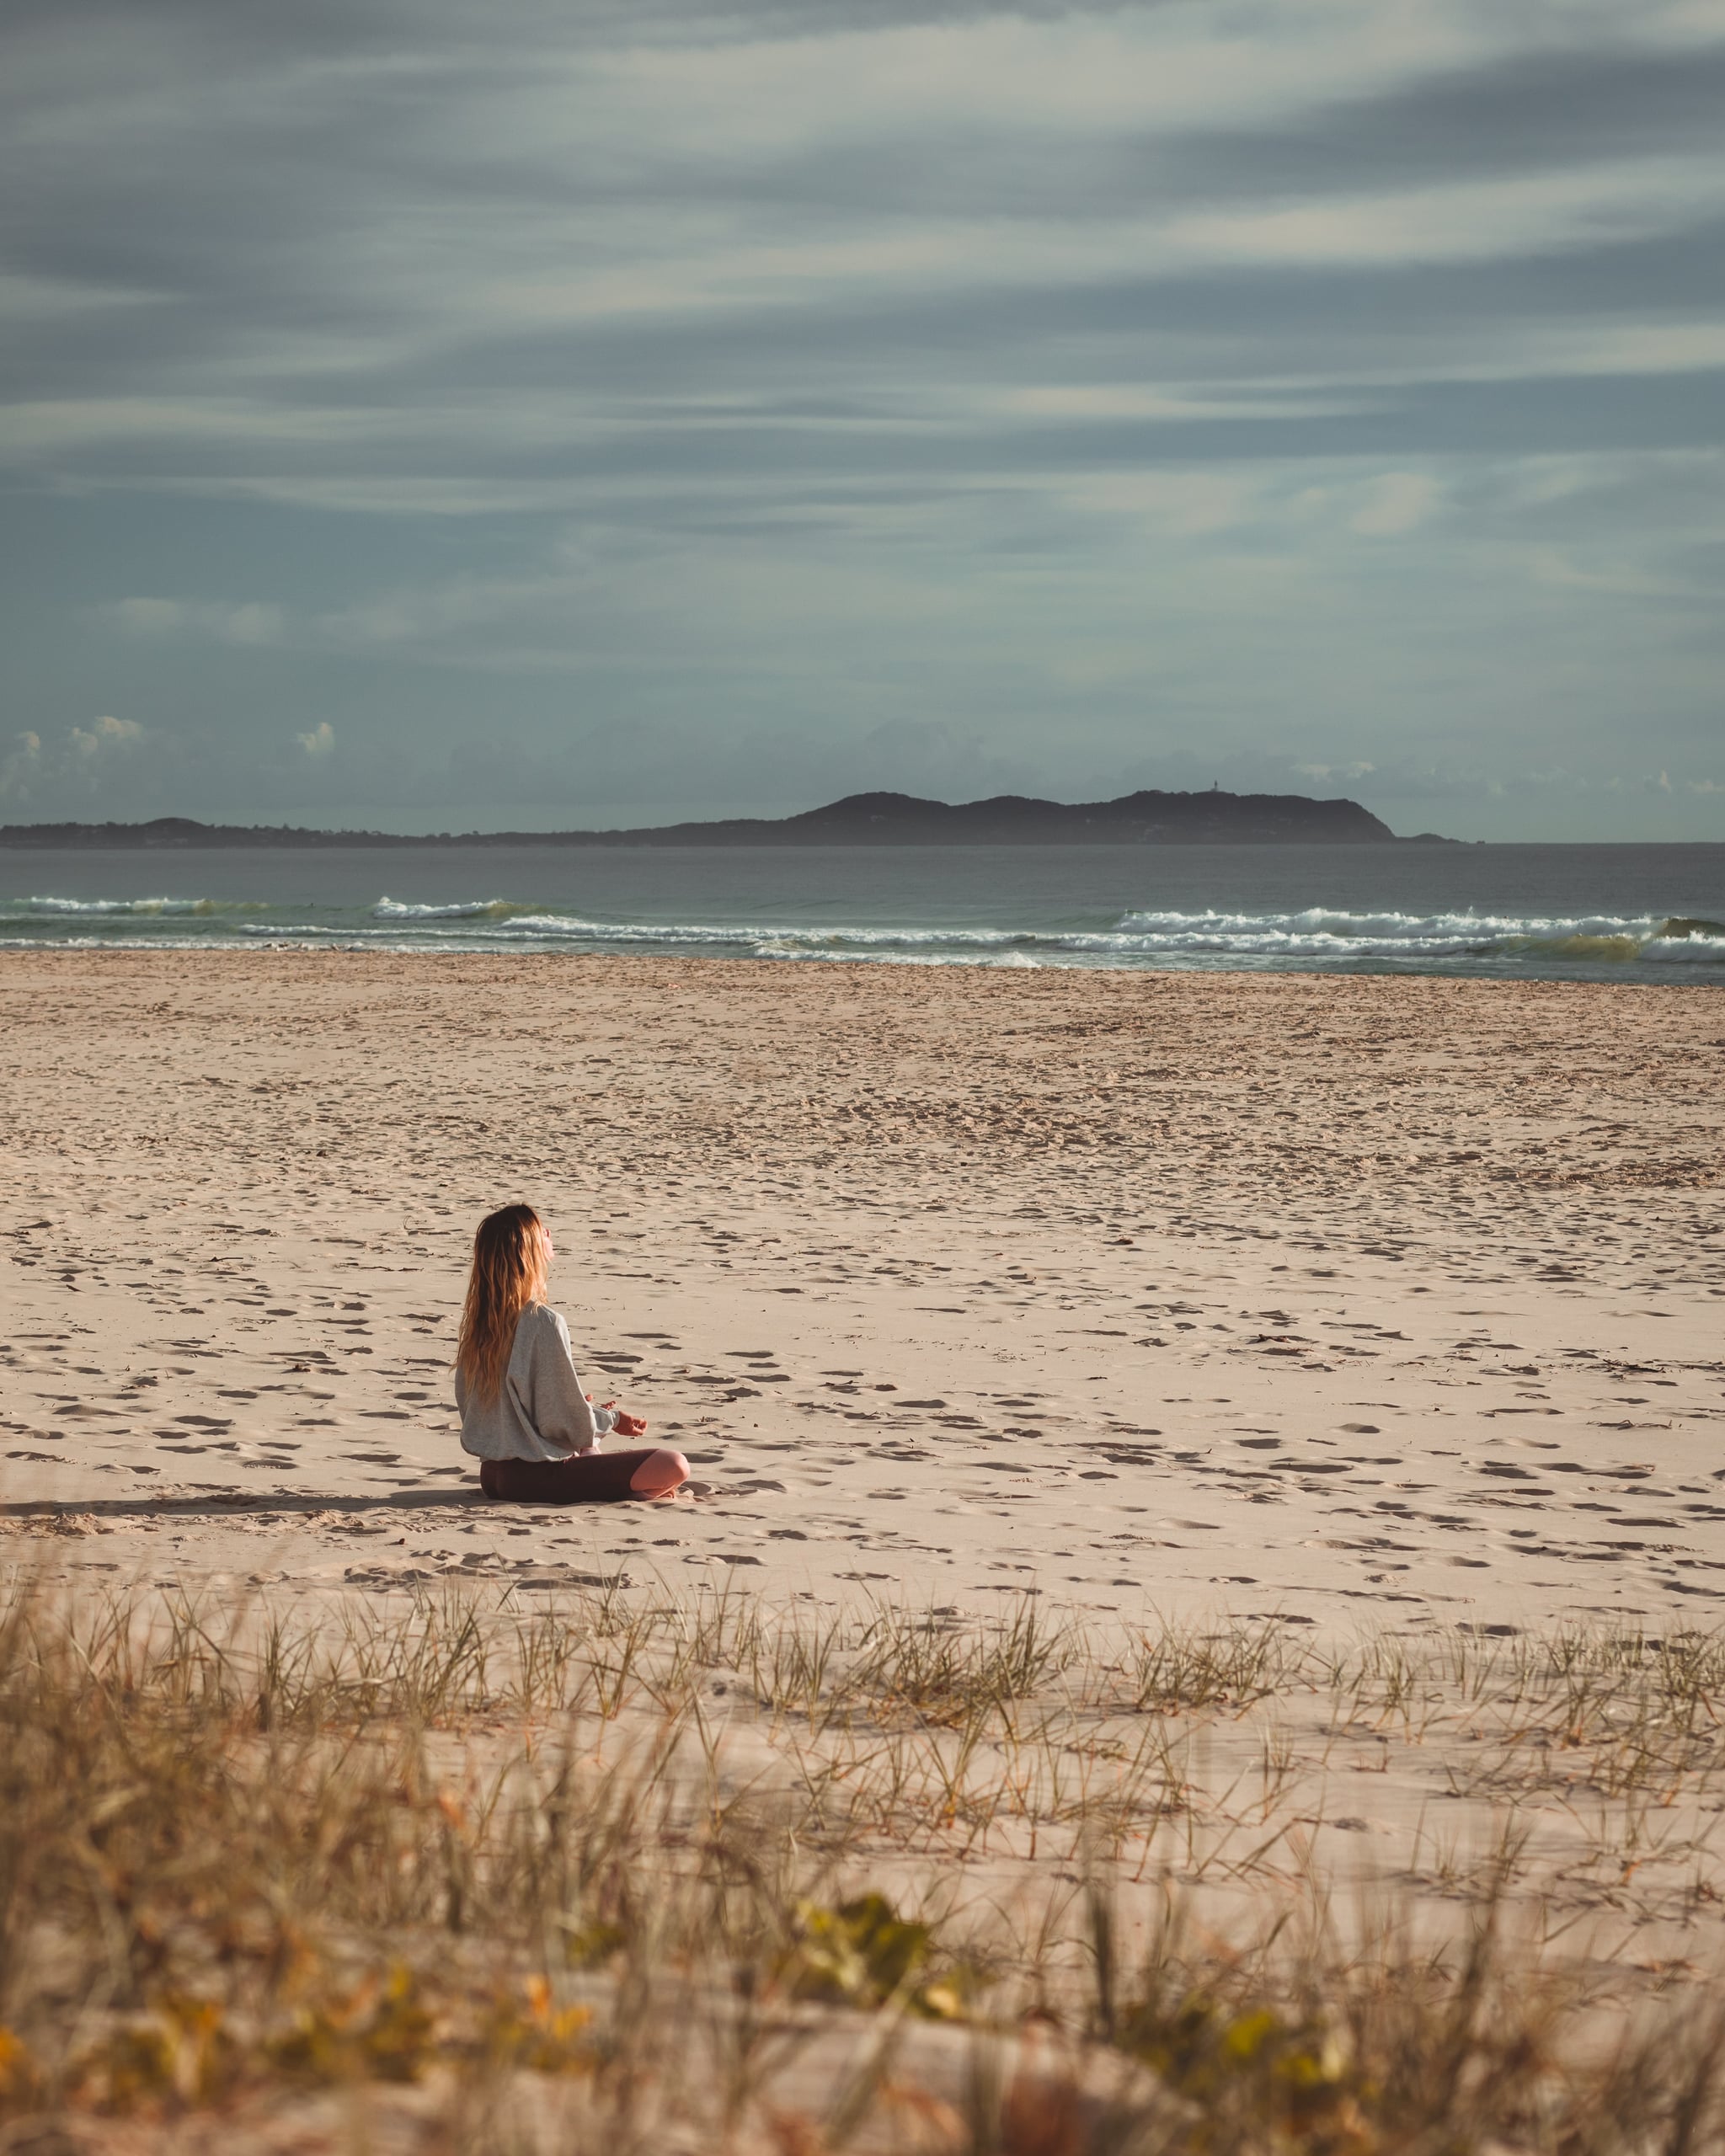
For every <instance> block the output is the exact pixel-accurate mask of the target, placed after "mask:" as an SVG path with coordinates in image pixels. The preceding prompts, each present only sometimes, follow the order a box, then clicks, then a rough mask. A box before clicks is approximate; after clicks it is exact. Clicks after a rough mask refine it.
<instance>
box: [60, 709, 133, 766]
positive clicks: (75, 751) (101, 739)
mask: <svg viewBox="0 0 1725 2156" xmlns="http://www.w3.org/2000/svg"><path fill="white" fill-rule="evenodd" d="M143 738H144V729H143V728H142V726H141V725H140V724H139V723H138V722H137V720H136V719H135V718H93V719H92V720H91V721H90V723H89V724H88V726H74V727H72V728H71V729H70V731H69V732H68V734H67V742H68V744H69V745H70V747H71V750H72V755H74V756H76V757H77V759H78V760H80V761H81V762H83V763H88V762H90V761H91V760H93V758H95V757H97V756H102V755H107V754H109V752H110V751H111V750H115V749H130V748H133V747H135V746H136V744H137V743H139V742H140V741H142V739H143Z"/></svg>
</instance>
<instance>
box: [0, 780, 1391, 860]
mask: <svg viewBox="0 0 1725 2156" xmlns="http://www.w3.org/2000/svg"><path fill="white" fill-rule="evenodd" d="M1421 836H1422V837H1423V838H1425V839H1429V838H1430V836H1431V834H1430V833H1429V832H1428V833H1422V834H1421ZM1395 843H1397V839H1396V834H1395V833H1394V832H1393V831H1392V830H1391V829H1390V828H1389V826H1388V825H1386V824H1382V823H1380V822H1379V820H1378V819H1377V818H1376V817H1375V816H1374V815H1372V814H1370V811H1369V810H1367V809H1362V808H1361V807H1360V805H1359V803H1358V802H1357V801H1311V800H1308V799H1307V798H1306V796H1305V795H1303V794H1299V793H1224V792H1221V791H1220V789H1219V788H1213V789H1212V790H1211V791H1210V792H1208V793H1156V792H1144V793H1129V794H1126V795H1124V797H1123V798H1121V799H1120V800H1118V801H1087V802H1076V803H1066V802H1062V801H1037V800H1033V799H1030V798H1027V797H1026V796H1024V795H1023V794H1017V793H1001V794H996V796H995V797H994V798H992V799H991V800H988V801H966V802H961V803H957V804H953V803H948V802H945V801H921V800H918V799H917V798H916V796H915V795H913V794H909V793H852V794H850V795H848V796H846V798H845V799H844V800H842V801H834V802H830V803H828V805H827V806H826V807H825V808H824V809H809V810H807V811H806V812H805V813H804V814H802V815H800V816H783V817H777V818H771V819H769V818H761V817H739V818H733V819H729V820H728V821H724V822H720V823H712V824H668V825H656V826H651V827H649V828H648V829H647V830H632V831H615V830H613V831H464V832H460V833H451V832H448V831H439V832H436V833H435V834H426V835H419V836H417V837H409V836H403V835H401V834H399V833H396V832H387V831H310V830H298V829H293V828H290V827H289V826H287V825H279V826H278V825H235V824H198V823H194V822H192V821H190V819H188V818H185V817H183V816H163V817H158V819H156V821H154V822H153V823H147V824H13V825H5V826H0V846H68V847H86V846H103V847H109V846H111V847H116V848H117V847H139V846H142V847H147V848H152V849H156V848H161V849H177V848H181V847H194V846H197V847H202V846H1202V845H1231V846H1241V845H1247V846H1290V845H1295V846H1298V845H1322V846H1338V845H1361V844H1365V845H1372V844H1377V845H1384V844H1395ZM1405 843H1413V841H1405Z"/></svg>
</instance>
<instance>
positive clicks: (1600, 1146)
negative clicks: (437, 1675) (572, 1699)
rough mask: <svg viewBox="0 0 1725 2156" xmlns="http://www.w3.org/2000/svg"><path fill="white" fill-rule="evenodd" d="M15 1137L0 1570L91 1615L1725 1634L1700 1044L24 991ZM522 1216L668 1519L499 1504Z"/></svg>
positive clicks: (866, 981) (10, 973)
mask: <svg viewBox="0 0 1725 2156" xmlns="http://www.w3.org/2000/svg"><path fill="white" fill-rule="evenodd" d="M0 1093H3V1106H4V1114H3V1123H0V1253H3V1255H0V1281H3V1283H4V1307H5V1314H6V1323H5V1326H4V1341H3V1348H0V1357H3V1360H0V1371H3V1376H0V1476H3V1481H0V1524H3V1525H4V1527H5V1528H6V1529H7V1530H8V1535H9V1538H10V1539H11V1540H12V1542H13V1552H14V1555H15V1556H19V1557H24V1556H37V1557H40V1556H47V1555H49V1554H52V1556H54V1557H55V1558H56V1560H57V1561H59V1562H61V1563H63V1564H64V1566H66V1567H67V1568H68V1569H69V1570H70V1571H71V1572H72V1574H73V1576H74V1577H90V1578H92V1579H93V1580H101V1581H108V1582H114V1583H116V1584H117V1583H120V1582H130V1581H132V1580H139V1581H152V1582H193V1581H210V1582H215V1583H216V1584H217V1585H218V1586H220V1585H222V1584H223V1583H231V1584H232V1585H233V1586H235V1587H248V1588H249V1587H252V1586H264V1585H275V1586H288V1587H291V1588H312V1589H333V1590H337V1591H342V1590H345V1591H347V1592H354V1591H360V1590H389V1589H400V1588H403V1587H412V1586H415V1585H425V1584H433V1583H435V1582H440V1581H442V1580H444V1579H447V1578H450V1577H481V1578H484V1579H487V1580H490V1581H494V1582H496V1581H514V1582H515V1583H516V1584H517V1585H518V1587H519V1588H520V1589H521V1591H522V1592H523V1593H534V1592H540V1591H547V1590H553V1591H554V1590H555V1589H557V1588H560V1587H563V1588H566V1587H569V1586H571V1585H575V1584H584V1583H591V1582H597V1581H612V1580H617V1581H622V1582H632V1583H634V1584H636V1585H639V1586H643V1587H645V1586H648V1585H649V1584H652V1583H655V1582H658V1583H663V1584H665V1585H668V1586H670V1587H673V1588H675V1587H677V1586H679V1585H682V1584H686V1583H690V1582H696V1581H700V1580H713V1579H717V1578H721V1577H734V1578H736V1579H737V1580H738V1581H739V1582H740V1583H746V1584H748V1585H749V1586H750V1587H752V1588H759V1589H761V1590H763V1591H765V1592H766V1593H768V1594H769V1595H771V1596H772V1597H774V1598H779V1599H782V1600H786V1601H789V1600H791V1599H793V1598H813V1599H814V1600H815V1601H816V1602H820V1603H830V1602H833V1601H836V1599H838V1598H841V1597H845V1596H847V1595H857V1594H871V1595H879V1596H888V1597H890V1598H895V1599H902V1600H904V1601H905V1602H908V1603H911V1604H915V1605H916V1606H919V1607H921V1606H927V1605H930V1604H932V1605H934V1606H936V1607H953V1608H963V1609H972V1610H975V1609H987V1608H988V1607H990V1606H991V1605H990V1601H989V1598H991V1597H992V1596H994V1595H996V1594H999V1593H1003V1592H1004V1593H1015V1592H1017V1591H1021V1590H1023V1589H1026V1588H1034V1589H1036V1590H1038V1591H1039V1593H1041V1594H1042V1595H1043V1596H1044V1597H1046V1598H1049V1599H1050V1601H1054V1602H1059V1603H1062V1604H1068V1603H1069V1604H1075V1605H1076V1606H1077V1607H1079V1608H1081V1609H1086V1610H1089V1611H1094V1612H1100V1613H1107V1614H1115V1615H1118V1616H1119V1618H1122V1619H1130V1618H1133V1617H1135V1616H1137V1615H1139V1614H1147V1613H1149V1612H1150V1611H1151V1610H1157V1611H1161V1612H1162V1613H1165V1614H1175V1615H1188V1614H1199V1613H1204V1612H1210V1611H1222V1610H1226V1611H1228V1612H1231V1613H1232V1614H1236V1615H1239V1616H1263V1615H1267V1614H1279V1615H1281V1616H1283V1617H1284V1618H1286V1619H1288V1620H1290V1621H1292V1622H1296V1623H1304V1624H1313V1625H1318V1626H1322V1627H1331V1628H1335V1629H1338V1630H1347V1631H1351V1630H1358V1629H1359V1628H1360V1627H1362V1626H1363V1625H1368V1624H1371V1625H1389V1626H1392V1627H1400V1626H1407V1627H1408V1628H1430V1627H1434V1626H1435V1627H1445V1626H1455V1625H1469V1626H1472V1627H1475V1628H1477V1629H1486V1628H1498V1627H1516V1628H1525V1627H1530V1626H1533V1625H1542V1624H1549V1623H1551V1622H1553V1621H1557V1620H1563V1621H1579V1622H1585V1623H1606V1624H1610V1625H1620V1624H1621V1625H1629V1626H1632V1627H1640V1626H1645V1627H1648V1628H1662V1627H1664V1626H1666V1625H1671V1624H1682V1625H1703V1626H1711V1625H1713V1624H1715V1623H1717V1621H1718V1620H1719V1618H1720V1616H1721V1614H1722V1598H1725V1480H1722V1478H1725V1450H1722V1445H1721V1438H1722V1436H1725V1234H1722V1229H1725V1220H1722V1217H1721V1190H1722V1185H1725V999H1722V998H1721V996H1720V995H1719V994H1718V992H1717V990H1712V989H1706V988H1696V987H1689V986H1676V987H1670V988H1664V987H1657V988H1637V987H1624V988H1615V987H1595V986H1591V985H1561V984H1529V983H1513V984H1511V983H1505V984H1496V983H1486V982H1477V981H1471V982H1451V981H1439V980H1426V979H1391V978H1376V979H1363V978H1357V977H1355V978H1322V977H1295V976H1287V975H1282V976H1274V977H1271V976H1247V975H1242V974H1207V975H1206V974H1188V975H1172V974H1161V975H1146V974H1135V975H1127V974H1101V973H1081V972H1057V971H1044V972H1032V971H1015V970H1000V971H989V970H984V969H940V970H935V969H918V968H911V967H839V966H817V965H801V966H791V965H786V966H782V967H777V966H772V965H766V964H762V963H724V962H718V961H697V960H692V961H681V960H671V959H644V960H635V959H624V958H594V959H579V958H578V959H570V958H549V957H547V958H435V957H429V956H414V957H411V958H398V957H390V956H385V955H375V954H366V955H359V954H352V953H333V952H332V953H317V954H302V953H289V952H273V951H265V952H259V953H256V954H252V953H238V954H236V953H196V954H192V953H183V952H179V953H159V954H157V953H29V954H9V955H8V956H6V957H5V958H3V959H0ZM520 1197H526V1198H531V1200H532V1201H533V1202H534V1203H537V1204H538V1205H539V1206H540V1208H541V1209H542V1211H543V1212H544V1213H545V1214H546V1215H547V1219H549V1220H550V1222H551V1224H552V1225H553V1230H554V1232H555V1234H556V1237H557V1241H558V1251H559V1262H558V1271H557V1275H556V1278H555V1281H554V1287H553V1299H554V1300H555V1301H556V1302H557V1303H558V1305H559V1306H560V1307H561V1308H562V1309H563V1310H564V1311H565V1313H566V1314H567V1315H568V1317H569V1323H570V1326H571V1330H572V1332H573V1334H574V1340H575V1342H576V1347H577V1353H578V1358H579V1359H580V1360H581V1361H582V1365H583V1369H584V1374H585V1375H587V1376H588V1377H589V1379H590V1382H591V1385H592V1389H593V1390H594V1391H595V1396H598V1397H600V1398H604V1397H606V1396H610V1395H611V1394H613V1393H615V1394H616V1395H617V1396H621V1397H622V1399H623V1400H625V1401H627V1402H628V1405H630V1406H633V1408H635V1409H636V1410H637V1411H638V1412H642V1413H644V1414H645V1415H647V1416H648V1417H649V1418H650V1420H651V1423H652V1427H653V1433H654V1435H655V1436H656V1437H660V1438H665V1439H666V1440H667V1441H669V1442H671V1443H674V1444H679V1445H681V1447H682V1449H684V1450H685V1451H686V1453H687V1454H689V1456H690V1458H691V1460H692V1462H693V1464H694V1470H695V1475H696V1477H697V1495H695V1496H694V1497H692V1498H691V1497H684V1499H683V1500H682V1501H681V1502H678V1503H677V1504H676V1505H675V1506H659V1507H647V1506H642V1505H627V1506H617V1507H607V1508H594V1509H581V1510H563V1511H558V1510H550V1509H547V1510H541V1509H536V1508H503V1507H498V1506H494V1505H491V1504H489V1503H487V1502H485V1501H484V1500H483V1498H481V1497H479V1494H478V1488H477V1483H476V1481H475V1478H474V1475H473V1466H474V1463H473V1462H472V1461H470V1460H467V1456H466V1455H465V1454H462V1452H461V1450H460V1449H459V1445H458V1443H457V1432H456V1422H455V1416H454V1412H453V1408H452V1405H451V1396H450V1381H449V1364H450V1358H451V1349H452V1342H453V1331H454V1322H455V1317H456V1314H457V1308H458V1305H459V1301H460V1296H461V1292H462V1278H463V1271H464V1266H465V1260H466V1255H467V1244H468V1240H469V1238H470V1236H471V1234H472V1230H473V1224H474V1221H475V1220H476V1219H477V1218H478V1215H479V1214H481V1213H482V1212H483V1211H484V1210H485V1209H489V1207H491V1206H493V1205H494V1204H497V1203H503V1202H505V1201H507V1200H510V1199H513V1198H520ZM46 1543H51V1552H50V1550H49V1549H48V1548H45V1547H44V1546H43V1545H45V1544H46ZM27 1545H35V1548H34V1549H31V1548H29V1547H28V1546H27Z"/></svg>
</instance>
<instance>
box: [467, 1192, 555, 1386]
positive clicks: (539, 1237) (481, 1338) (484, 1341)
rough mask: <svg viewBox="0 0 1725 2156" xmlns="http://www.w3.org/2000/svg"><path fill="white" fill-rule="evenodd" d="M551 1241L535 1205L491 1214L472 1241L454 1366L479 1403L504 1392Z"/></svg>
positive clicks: (545, 1269) (542, 1278) (547, 1263)
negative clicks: (518, 1334)
mask: <svg viewBox="0 0 1725 2156" xmlns="http://www.w3.org/2000/svg"><path fill="white" fill-rule="evenodd" d="M550 1269H551V1238H550V1236H549V1235H547V1234H546V1232H545V1223H544V1222H543V1221H542V1219H540V1218H539V1215H538V1214H537V1213H536V1212H535V1211H534V1210H533V1209H532V1207H531V1205H505V1207H504V1208H503V1209H502V1210H501V1211H500V1212H497V1213H488V1214H486V1216H485V1218H484V1219H483V1220H482V1221H481V1222H480V1223H479V1225H478V1230H477V1232H476V1233H475V1235H474V1236H473V1271H472V1273H469V1274H468V1276H467V1301H466V1303H465V1304H464V1305H463V1306H462V1329H461V1332H460V1335H459V1337H457V1342H456V1350H455V1366H456V1368H457V1370H458V1371H459V1372H460V1373H461V1374H462V1377H463V1378H464V1379H465V1380H467V1390H469V1391H470V1392H471V1393H473V1395H474V1396H476V1397H477V1398H478V1399H480V1400H484V1401H491V1400H495V1399H496V1397H497V1396H498V1394H499V1392H500V1391H501V1390H502V1389H503V1374H504V1372H505V1370H506V1369H508V1367H509V1357H510V1348H512V1347H513V1346H514V1345H515V1326H516V1324H517V1323H518V1322H519V1321H520V1318H521V1312H522V1311H523V1310H526V1307H527V1305H529V1304H530V1303H537V1301H538V1300H539V1299H540V1297H541V1296H542V1294H543V1293H544V1291H545V1280H546V1275H547V1273H549V1271H550Z"/></svg>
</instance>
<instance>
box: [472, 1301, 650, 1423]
mask: <svg viewBox="0 0 1725 2156" xmlns="http://www.w3.org/2000/svg"><path fill="white" fill-rule="evenodd" d="M455 1404H456V1406H457V1407H458V1408H459V1409H460V1410H461V1417H462V1449H464V1450H465V1451H467V1452H470V1453H473V1454H477V1455H478V1458H479V1459H481V1460H567V1459H568V1458H569V1455H570V1454H572V1453H577V1452H590V1451H592V1449H594V1447H595V1445H597V1444H598V1443H599V1440H600V1438H601V1437H603V1436H604V1434H605V1433H606V1431H607V1430H609V1429H610V1428H611V1426H612V1424H613V1423H614V1422H616V1420H617V1417H616V1416H615V1415H613V1414H612V1413H611V1410H610V1409H609V1408H606V1407H595V1406H593V1404H592V1402H591V1401H590V1400H589V1399H588V1398H587V1396H586V1394H585V1392H584V1391H583V1390H582V1389H581V1380H580V1379H579V1377H578V1376H577V1375H576V1374H575V1362H574V1356H573V1355H572V1354H571V1353H570V1352H569V1327H568V1326H566V1325H565V1324H564V1323H563V1320H562V1318H561V1317H559V1316H558V1313H557V1312H556V1311H555V1310H552V1309H550V1308H548V1307H547V1305H545V1304H544V1303H529V1304H528V1305H527V1307H526V1310H523V1311H522V1312H521V1316H520V1318H519V1319H518V1320H517V1321H516V1324H515V1345H514V1346H513V1347H512V1348H510V1357H509V1364H508V1367H507V1368H506V1369H505V1371H504V1374H503V1383H502V1384H501V1385H499V1387H498V1390H497V1397H496V1399H495V1400H485V1401H482V1400H479V1399H477V1398H475V1397H474V1396H473V1395H472V1394H471V1393H470V1392H469V1391H468V1390H467V1380H466V1379H465V1378H463V1376H462V1374H461V1372H460V1371H459V1370H457V1372H456V1374H455Z"/></svg>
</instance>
